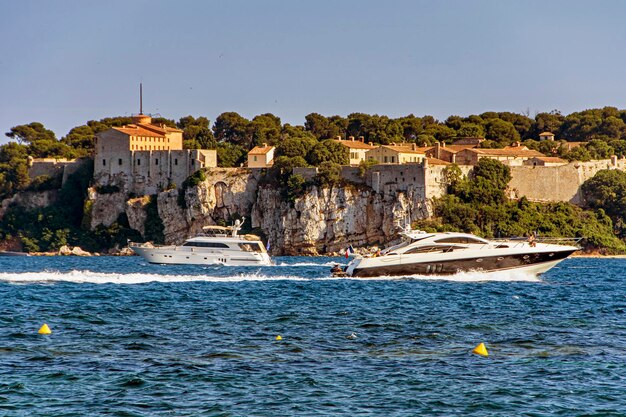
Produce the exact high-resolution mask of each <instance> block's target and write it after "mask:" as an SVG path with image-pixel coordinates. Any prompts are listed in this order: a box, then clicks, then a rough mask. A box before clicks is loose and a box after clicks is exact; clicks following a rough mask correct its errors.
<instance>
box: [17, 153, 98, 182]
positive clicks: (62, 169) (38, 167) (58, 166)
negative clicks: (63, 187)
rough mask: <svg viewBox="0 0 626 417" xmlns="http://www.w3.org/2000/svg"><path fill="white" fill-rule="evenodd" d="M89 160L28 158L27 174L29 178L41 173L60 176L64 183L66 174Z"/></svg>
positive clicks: (69, 173)
mask: <svg viewBox="0 0 626 417" xmlns="http://www.w3.org/2000/svg"><path fill="white" fill-rule="evenodd" d="M90 161H91V158H79V159H70V160H68V159H65V158H29V159H28V176H29V178H30V179H31V180H33V179H35V178H36V177H39V176H41V175H46V176H48V177H52V178H54V177H57V176H59V177H61V178H62V183H65V181H66V180H67V177H68V176H70V175H72V174H73V173H74V172H76V171H77V170H78V169H79V168H80V167H82V166H83V165H85V164H87V163H90Z"/></svg>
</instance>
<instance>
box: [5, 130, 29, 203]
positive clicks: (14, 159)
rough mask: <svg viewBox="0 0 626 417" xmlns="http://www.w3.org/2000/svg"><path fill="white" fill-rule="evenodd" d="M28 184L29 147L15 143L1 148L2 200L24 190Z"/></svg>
mask: <svg viewBox="0 0 626 417" xmlns="http://www.w3.org/2000/svg"><path fill="white" fill-rule="evenodd" d="M28 183H29V177H28V162H27V147H26V146H24V145H19V144H17V143H15V142H10V143H7V144H6V145H2V146H0V199H1V198H6V197H10V196H12V195H13V194H15V193H16V192H18V191H21V190H23V189H24V188H26V186H27V185H28Z"/></svg>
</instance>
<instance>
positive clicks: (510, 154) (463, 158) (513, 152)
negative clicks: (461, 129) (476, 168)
mask: <svg viewBox="0 0 626 417" xmlns="http://www.w3.org/2000/svg"><path fill="white" fill-rule="evenodd" d="M542 156H545V155H544V154H542V153H541V152H538V151H533V150H529V149H528V148H526V147H525V146H507V147H506V148H504V149H484V148H472V149H464V150H462V151H460V152H458V153H457V154H456V163H457V164H459V165H477V164H478V161H479V160H481V159H482V158H489V159H495V160H497V161H500V162H502V163H503V164H505V165H522V163H523V162H524V161H525V160H527V159H530V158H534V157H542Z"/></svg>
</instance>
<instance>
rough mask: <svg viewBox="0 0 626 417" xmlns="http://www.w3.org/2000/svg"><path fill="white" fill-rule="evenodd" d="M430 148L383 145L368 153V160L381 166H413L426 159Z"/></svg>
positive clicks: (411, 145)
mask: <svg viewBox="0 0 626 417" xmlns="http://www.w3.org/2000/svg"><path fill="white" fill-rule="evenodd" d="M429 149H430V148H420V147H418V146H417V145H416V144H415V143H411V144H407V143H401V144H399V145H397V144H391V145H381V146H379V147H378V148H374V149H372V150H369V151H367V152H366V156H367V159H368V160H369V159H371V160H374V161H376V162H378V163H379V164H411V163H415V164H417V163H420V162H423V161H424V159H426V151H427V150H429Z"/></svg>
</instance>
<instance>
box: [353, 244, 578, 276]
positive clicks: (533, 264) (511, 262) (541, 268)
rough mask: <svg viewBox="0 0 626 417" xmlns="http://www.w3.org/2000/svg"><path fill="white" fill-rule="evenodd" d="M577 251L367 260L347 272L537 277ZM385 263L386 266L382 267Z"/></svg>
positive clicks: (365, 274) (385, 274) (355, 273)
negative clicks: (511, 272) (514, 273)
mask: <svg viewBox="0 0 626 417" xmlns="http://www.w3.org/2000/svg"><path fill="white" fill-rule="evenodd" d="M576 250H577V248H574V247H570V248H567V249H560V250H550V251H544V252H535V253H518V254H509V255H501V254H497V255H490V256H481V257H475V256H474V257H467V258H454V259H450V258H449V257H448V258H436V257H430V258H428V259H423V260H417V259H416V258H417V257H406V259H401V257H398V258H395V259H388V260H383V259H382V258H379V259H376V258H366V259H362V260H359V261H358V262H356V261H355V264H351V265H348V267H347V268H346V272H347V274H348V275H350V276H353V277H362V278H369V277H380V276H409V275H454V274H458V273H460V272H475V271H481V272H495V271H505V270H519V271H521V272H525V273H529V274H535V275H539V274H542V273H544V272H546V271H548V270H549V269H550V268H553V267H554V266H556V265H557V264H558V263H559V262H561V261H562V260H564V259H565V258H567V257H568V256H569V255H571V254H572V253H574V252H575V251H576ZM385 261H387V262H388V263H387V264H385Z"/></svg>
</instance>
